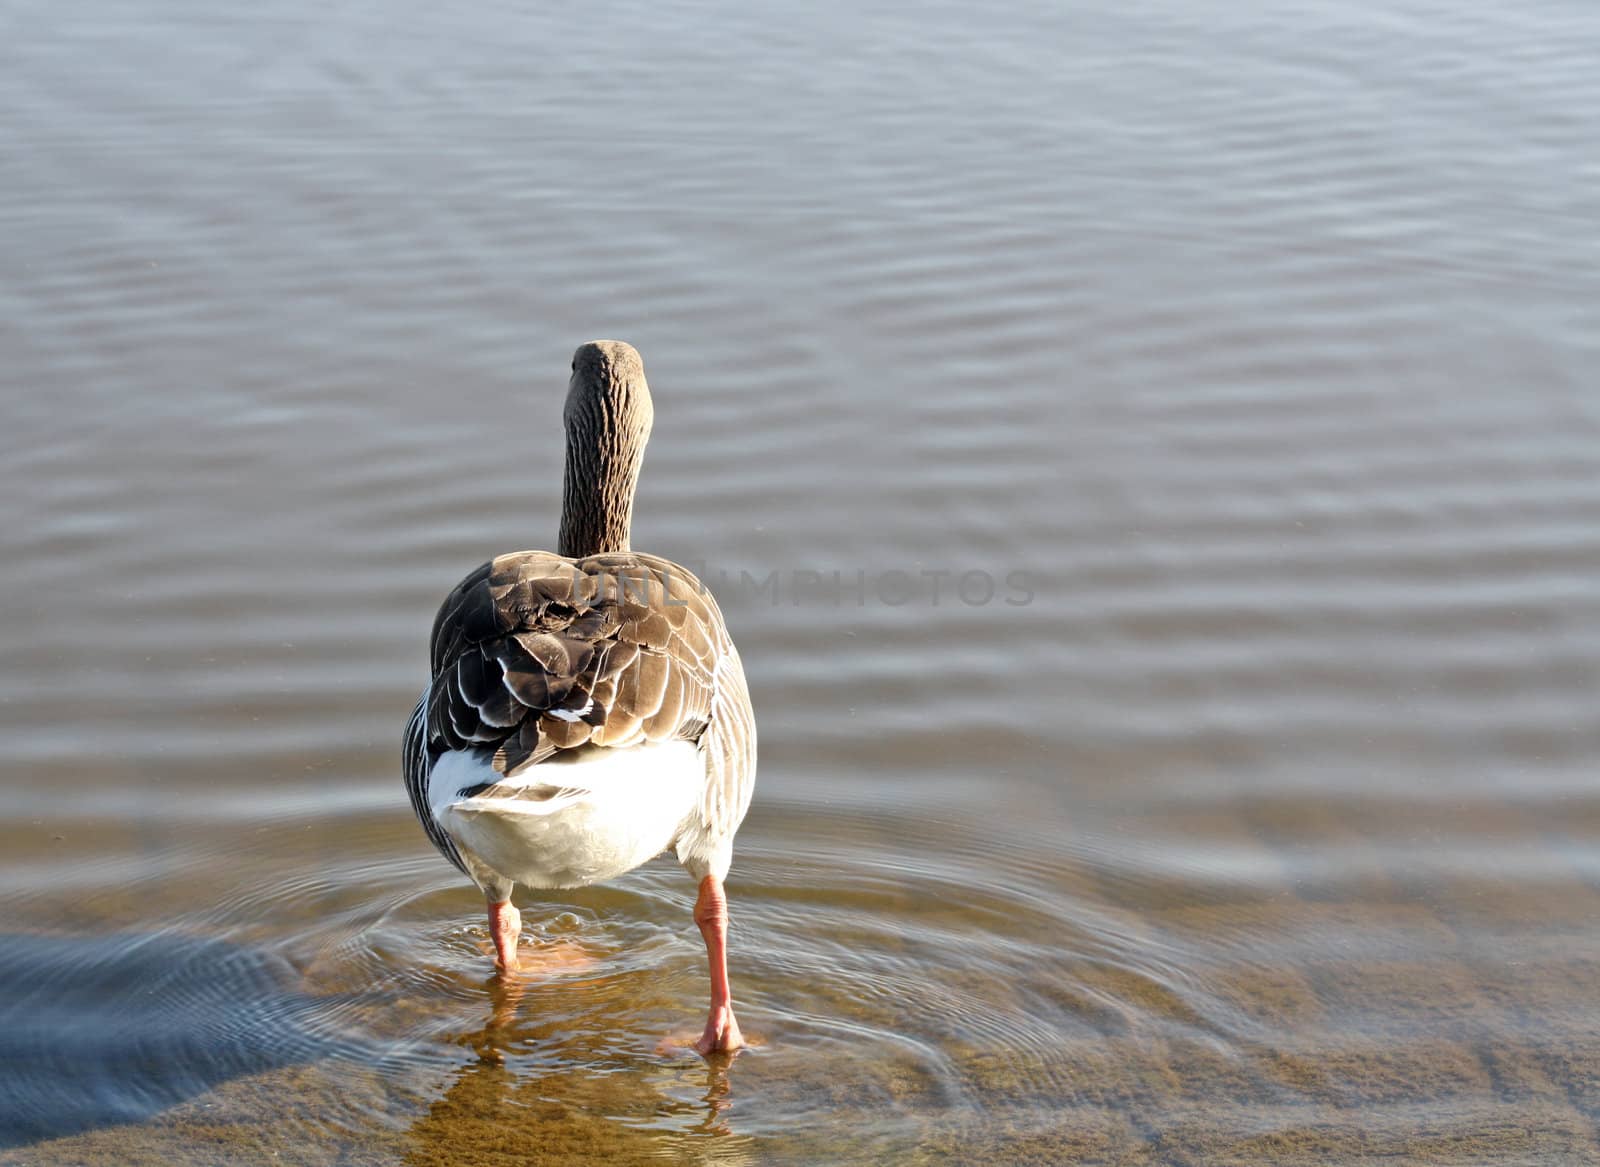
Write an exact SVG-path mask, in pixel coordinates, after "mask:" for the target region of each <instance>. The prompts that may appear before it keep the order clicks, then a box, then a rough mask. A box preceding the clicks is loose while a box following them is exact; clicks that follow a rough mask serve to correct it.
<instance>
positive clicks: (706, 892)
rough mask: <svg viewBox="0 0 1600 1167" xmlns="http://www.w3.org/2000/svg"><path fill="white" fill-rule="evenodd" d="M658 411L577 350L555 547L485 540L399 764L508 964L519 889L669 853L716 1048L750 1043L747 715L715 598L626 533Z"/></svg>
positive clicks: (626, 373) (709, 1044)
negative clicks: (738, 926) (744, 880)
mask: <svg viewBox="0 0 1600 1167" xmlns="http://www.w3.org/2000/svg"><path fill="white" fill-rule="evenodd" d="M653 419H654V407H653V405H652V403H651V400H650V390H649V387H648V386H647V385H646V383H645V377H644V364H643V362H642V361H641V360H640V358H639V354H638V352H637V351H635V349H634V348H633V347H632V346H631V345H628V344H625V343H623V342H621V341H615V340H597V341H592V342H590V343H588V344H585V345H582V346H581V347H580V348H579V349H578V350H577V352H576V353H575V354H574V356H573V359H572V377H571V380H570V382H569V383H568V389H567V399H566V408H565V411H564V418H563V420H564V424H565V430H566V477H565V483H564V486H563V490H562V508H561V529H560V537H559V540H558V542H557V544H556V550H555V551H554V552H549V551H516V552H512V553H510V554H508V555H500V556H497V557H496V558H494V559H491V560H490V561H489V562H488V563H485V564H483V565H482V566H481V567H478V568H477V569H476V570H474V571H472V572H471V573H469V574H468V575H467V577H466V578H465V579H463V580H462V581H461V582H460V583H459V584H457V585H456V587H455V589H454V590H453V591H451V592H450V594H449V595H448V596H447V597H445V601H444V603H443V605H442V606H441V607H440V608H439V613H438V616H437V617H436V618H435V619H434V623H433V636H432V641H431V647H430V651H429V659H430V661H431V676H430V680H429V682H428V685H427V687H426V688H425V689H424V690H423V692H422V699H421V700H420V701H418V702H417V706H416V709H415V710H414V711H413V713H412V714H411V719H410V721H409V722H408V723H407V725H406V731H405V740H404V750H403V768H404V771H405V782H406V790H407V792H408V794H409V796H410V799H411V806H412V809H413V810H414V811H415V812H416V814H417V818H418V819H420V820H421V822H422V828H423V830H424V831H425V832H426V834H427V836H428V838H429V839H430V840H431V841H432V842H433V844H434V846H435V847H437V848H438V849H439V851H440V852H442V853H443V855H444V857H445V858H446V859H448V860H449V861H450V862H451V863H453V864H455V866H456V867H457V868H459V869H460V870H461V872H462V873H463V874H464V875H466V876H467V878H469V879H471V880H472V881H473V882H474V883H475V884H477V886H478V887H479V888H480V889H481V890H482V892H483V894H484V897H485V899H486V901H487V904H488V915H489V933H490V936H491V938H492V940H493V942H494V948H495V953H496V966H497V968H498V969H499V970H500V972H501V975H509V974H513V973H515V972H516V971H517V940H518V936H519V933H520V931H521V927H522V918H521V915H520V914H519V913H518V911H517V909H516V907H515V906H513V904H512V902H511V897H512V892H513V891H514V889H515V888H516V887H519V886H520V887H522V888H571V887H581V886H584V885H587V884H591V883H597V882H601V881H604V880H609V879H613V878H615V877H616V876H618V875H621V874H622V873H623V872H626V871H631V870H632V869H633V868H635V867H637V866H639V865H640V864H641V863H644V862H645V861H647V860H649V859H651V858H653V857H654V856H656V855H659V854H661V853H662V852H663V851H666V850H667V849H669V848H670V849H672V850H674V851H675V852H676V855H677V858H678V862H679V863H681V864H682V865H683V867H684V869H685V870H686V871H688V873H689V874H690V876H692V877H693V878H694V880H695V881H696V883H697V884H698V894H697V896H696V899H695V905H694V921H695V924H696V925H697V926H698V927H699V930H700V933H701V936H702V937H703V938H704V940H705V946H706V956H707V961H708V964H709V967H710V979H711V1009H710V1013H709V1015H708V1016H707V1019H706V1026H705V1030H704V1032H703V1033H702V1034H701V1036H700V1038H699V1039H698V1040H697V1041H696V1042H695V1043H694V1045H695V1048H696V1049H698V1050H699V1051H700V1052H701V1053H702V1054H711V1053H713V1052H716V1051H731V1050H734V1049H737V1048H739V1047H740V1046H741V1045H742V1044H743V1042H744V1038H743V1036H742V1035H741V1033H740V1031H739V1023H738V1021H737V1020H736V1019H735V1018H734V1013H733V998H732V994H731V992H730V990H729V986H728V964H727V951H728V907H727V896H726V894H725V891H724V887H723V881H724V880H725V879H726V878H727V875H728V868H729V865H730V864H731V862H732V857H733V837H734V833H735V832H736V831H737V830H738V827H739V824H740V822H741V821H742V820H743V819H744V815H745V811H746V810H747V809H748V808H749V805H750V796H751V793H752V791H753V789H754V786H755V766H756V730H755V718H754V715H753V713H752V711H751V708H750V696H749V691H748V689H747V688H746V685H745V678H744V668H743V666H742V665H741V664H740V661H739V653H738V650H737V649H735V648H734V645H733V641H732V639H731V638H730V637H729V635H728V629H727V626H726V625H725V624H724V623H723V619H722V613H721V611H720V610H719V609H718V607H717V603H716V601H715V599H713V598H712V596H711V594H710V593H709V592H708V591H707V590H706V589H705V588H704V587H703V586H702V585H701V584H700V582H699V580H697V579H696V578H695V577H694V576H693V575H692V574H690V572H689V571H688V570H686V569H685V568H683V567H681V566H679V565H678V564H676V563H672V562H671V561H669V560H666V559H662V558H660V557H658V556H654V555H647V554H644V553H643V552H637V551H634V550H632V549H631V548H630V546H629V538H630V531H631V527H632V522H633V498H634V488H635V486H636V485H637V483H638V479H639V467H640V465H641V463H642V462H643V459H644V449H645V444H646V442H647V441H648V440H649V437H650V427H651V423H652V421H653Z"/></svg>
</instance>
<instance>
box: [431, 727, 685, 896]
mask: <svg viewBox="0 0 1600 1167" xmlns="http://www.w3.org/2000/svg"><path fill="white" fill-rule="evenodd" d="M705 781H706V767H705V759H704V758H703V757H702V756H701V755H700V751H699V750H698V749H697V748H696V747H695V746H694V744H693V743H691V742H685V741H674V742H662V743H660V744H657V745H647V746H636V747H634V748H631V749H615V750H613V749H595V750H591V751H586V752H583V753H581V754H579V755H578V756H577V757H576V758H575V759H574V760H572V761H562V760H558V759H553V760H551V761H548V762H544V763H542V764H540V765H537V766H530V767H528V768H527V769H526V770H524V771H523V772H522V773H521V774H519V775H517V776H516V777H514V778H505V777H502V776H501V775H499V774H497V773H495V771H494V770H493V769H492V768H491V767H490V766H489V764H488V761H487V758H486V757H485V755H483V754H477V753H469V752H465V751H451V752H448V753H446V754H444V755H443V756H442V757H440V758H439V760H438V762H436V763H435V764H434V767H433V770H432V772H431V773H430V774H429V775H428V804H429V806H430V808H431V809H432V811H433V815H434V818H435V819H437V820H438V822H439V825H440V826H442V827H443V828H444V830H445V831H446V832H447V833H448V834H449V835H450V837H451V838H452V839H453V840H454V841H455V844H456V846H457V847H458V848H460V849H461V850H462V851H464V852H468V853H470V855H471V857H472V858H474V859H476V860H477V861H478V862H480V863H482V864H483V865H485V866H487V867H489V868H491V869H492V870H494V871H496V872H498V873H499V874H501V875H503V876H504V877H505V878H507V879H509V880H513V881H515V882H516V883H519V884H522V885H523V886H524V887H581V886H583V885H585V884H590V883H596V882H598V881H600V880H605V879H610V878H612V877H613V876H617V875H621V874H622V873H623V872H624V871H630V870H632V869H633V868H635V867H637V866H639V864H641V863H644V862H645V861H646V860H649V859H652V858H654V857H655V856H657V855H659V854H661V852H663V851H665V850H666V849H667V848H668V847H670V846H672V844H673V843H674V842H676V841H677V838H678V835H679V833H680V831H681V830H682V828H683V826H684V823H685V820H687V819H688V818H689V816H690V815H691V814H692V813H693V812H694V810H695V809H696V807H697V806H698V803H699V798H700V794H701V792H702V790H703V789H704V788H705ZM485 783H495V784H497V785H498V786H500V787H501V788H502V789H504V788H507V787H514V788H516V789H517V790H518V791H519V792H522V793H523V795H524V796H523V797H515V798H511V797H496V798H466V797H462V795H461V793H460V792H461V791H462V790H468V789H471V788H472V787H475V786H481V785H483V784H485Z"/></svg>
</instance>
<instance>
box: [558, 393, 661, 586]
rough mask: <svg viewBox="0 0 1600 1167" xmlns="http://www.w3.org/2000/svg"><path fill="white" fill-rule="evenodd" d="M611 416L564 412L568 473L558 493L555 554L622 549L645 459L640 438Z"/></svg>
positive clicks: (629, 529) (625, 540)
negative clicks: (558, 525) (590, 416)
mask: <svg viewBox="0 0 1600 1167" xmlns="http://www.w3.org/2000/svg"><path fill="white" fill-rule="evenodd" d="M610 420H611V419H609V418H605V417H601V418H598V419H592V421H593V424H591V419H586V418H584V417H569V419H568V424H567V474H566V482H565V485H564V486H563V488H562V496H561V540H560V543H559V545H558V546H557V548H556V550H557V553H558V554H561V555H566V556H570V557H572V558H581V557H583V556H585V555H599V554H600V553H602V552H605V551H627V550H628V537H629V533H630V531H631V529H632V527H633V492H634V489H635V487H637V486H638V483H639V467H640V465H641V464H642V463H643V461H644V442H643V441H642V440H639V439H637V438H635V437H634V436H632V435H630V434H628V433H626V432H623V428H622V427H619V426H616V425H614V424H605V423H606V422H608V421H610Z"/></svg>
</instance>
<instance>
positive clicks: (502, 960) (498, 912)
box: [489, 896, 522, 972]
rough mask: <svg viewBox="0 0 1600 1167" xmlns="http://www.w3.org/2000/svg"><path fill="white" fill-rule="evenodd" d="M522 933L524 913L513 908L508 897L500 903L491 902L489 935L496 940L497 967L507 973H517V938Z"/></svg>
mask: <svg viewBox="0 0 1600 1167" xmlns="http://www.w3.org/2000/svg"><path fill="white" fill-rule="evenodd" d="M521 932H522V913H521V912H519V911H517V909H516V908H514V907H512V906H511V897H510V896H507V897H506V898H505V899H503V900H501V901H500V902H499V903H495V902H494V901H492V900H491V901H490V902H489V935H490V937H491V938H492V939H493V940H494V951H495V956H496V960H495V965H496V966H497V967H498V968H500V969H502V970H504V971H505V972H516V971H517V937H518V935H520V934H521Z"/></svg>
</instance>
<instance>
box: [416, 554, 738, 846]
mask: <svg viewBox="0 0 1600 1167" xmlns="http://www.w3.org/2000/svg"><path fill="white" fill-rule="evenodd" d="M719 691H720V697H721V699H720V700H717V698H718V696H719ZM748 710H749V697H748V695H747V694H746V692H745V685H744V671H743V669H742V668H741V667H740V665H739V659H738V653H737V650H736V649H735V648H734V647H733V642H732V640H730V639H729V637H728V633H727V628H726V627H725V626H724V624H723V621H722V613H721V612H720V611H718V609H717V603H716V600H714V599H713V598H712V596H711V594H710V592H708V591H706V590H705V588H704V587H703V586H702V585H701V583H700V581H699V580H697V579H696V578H695V577H694V576H693V575H691V574H690V573H689V572H688V571H687V570H686V569H684V568H682V567H679V566H678V565H677V564H674V563H672V562H670V561H668V560H665V559H661V558H659V557H657V556H654V555H643V554H640V553H639V552H634V551H624V552H612V553H608V554H602V555H591V556H586V557H584V558H581V559H571V558H567V557H564V556H560V555H553V554H551V553H550V552H548V551H519V552H516V553H514V554H511V555H502V556H499V557H498V558H496V559H492V560H490V561H489V562H488V563H486V564H484V565H483V566H482V567H480V568H478V569H477V570H476V571H474V572H472V573H471V574H470V575H468V576H467V577H466V578H465V579H463V580H462V581H461V582H460V583H459V584H457V585H456V587H455V589H454V590H453V591H452V592H451V593H450V595H449V596H448V597H447V598H446V599H445V602H444V604H443V606H442V607H441V608H440V609H439V615H438V618H437V619H436V620H435V621H434V626H433V684H432V685H431V686H430V689H429V699H428V706H427V712H426V719H427V736H428V742H429V747H430V749H432V750H433V751H434V752H435V753H437V752H439V751H442V750H471V749H481V750H492V751H493V753H492V764H493V767H494V770H495V771H496V772H497V773H499V774H502V775H514V774H518V773H520V772H521V771H522V770H523V769H525V768H526V767H528V766H531V765H537V764H538V763H540V762H544V761H546V760H548V759H550V758H551V757H552V756H554V755H555V754H557V753H558V752H560V751H565V750H579V749H584V748H596V747H600V748H610V749H626V748H629V747H631V746H638V745H642V744H644V743H645V742H661V741H670V740H673V739H682V740H685V741H690V742H695V743H697V744H701V745H703V747H704V750H705V753H706V765H707V770H708V774H707V777H708V781H707V785H706V802H705V808H704V812H703V813H704V815H705V818H706V823H705V826H706V828H707V830H708V831H717V830H718V829H719V828H721V829H722V830H726V829H727V827H728V825H729V823H730V820H731V822H732V823H735V824H736V823H737V822H738V820H739V819H740V818H742V817H743V814H744V811H745V808H746V807H747V806H748V805H749V800H750V793H751V791H750V787H751V786H752V785H753V783H752V782H750V781H749V779H750V778H753V777H754V770H755V766H754V745H755V742H754V726H753V724H750V722H749V717H748ZM702 739H705V740H704V741H703V742H702Z"/></svg>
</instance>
